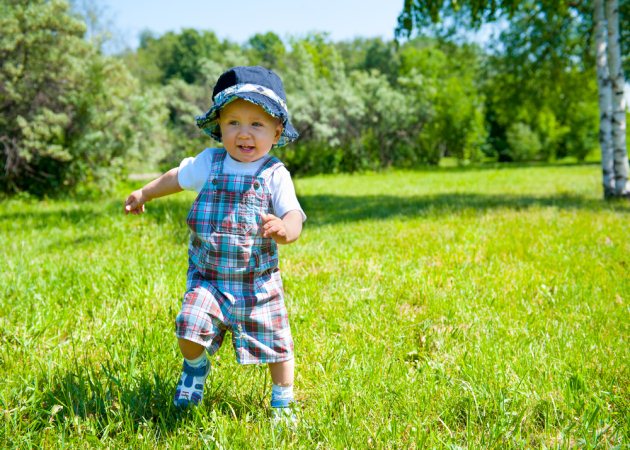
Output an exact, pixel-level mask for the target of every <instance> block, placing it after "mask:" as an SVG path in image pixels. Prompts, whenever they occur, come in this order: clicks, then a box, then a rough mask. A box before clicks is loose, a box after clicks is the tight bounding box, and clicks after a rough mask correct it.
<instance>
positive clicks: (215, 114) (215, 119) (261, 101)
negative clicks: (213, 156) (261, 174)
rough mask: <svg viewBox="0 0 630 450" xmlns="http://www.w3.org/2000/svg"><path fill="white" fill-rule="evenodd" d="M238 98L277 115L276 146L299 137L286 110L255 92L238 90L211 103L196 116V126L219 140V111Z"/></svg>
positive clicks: (281, 145)
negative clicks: (277, 137)
mask: <svg viewBox="0 0 630 450" xmlns="http://www.w3.org/2000/svg"><path fill="white" fill-rule="evenodd" d="M238 98H240V99H243V100H246V101H248V102H250V103H253V104H255V105H258V106H260V107H261V108H262V109H264V110H265V112H266V113H267V114H269V115H270V116H273V117H277V118H279V119H280V120H282V134H281V135H280V139H279V140H278V143H277V144H276V147H283V146H285V145H287V144H288V143H290V142H293V141H295V140H296V139H297V138H298V137H299V133H298V132H297V130H296V129H295V128H294V127H293V125H292V124H291V121H290V120H289V116H288V114H287V112H286V110H285V109H284V108H282V106H280V105H279V104H277V103H276V102H274V101H273V100H272V99H270V98H269V97H267V96H265V95H262V94H259V93H257V92H240V93H236V94H233V95H230V96H226V97H223V98H222V99H221V101H220V102H219V103H215V104H214V105H212V107H211V108H210V109H209V110H208V111H207V112H206V113H205V114H203V115H201V116H197V117H196V121H197V126H198V127H199V128H201V130H202V131H203V132H204V133H205V134H207V135H208V136H210V137H211V138H212V139H214V140H215V141H217V142H221V129H220V128H219V111H220V110H221V109H223V108H224V107H225V105H227V104H229V103H231V102H233V101H234V100H236V99H238Z"/></svg>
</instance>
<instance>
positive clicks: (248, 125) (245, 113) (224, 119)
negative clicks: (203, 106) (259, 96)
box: [219, 99, 282, 162]
mask: <svg viewBox="0 0 630 450" xmlns="http://www.w3.org/2000/svg"><path fill="white" fill-rule="evenodd" d="M219 126H220V127H221V140H222V141H223V145H225V149H226V150H227V152H228V153H229V154H230V156H231V157H232V158H233V159H235V160H237V161H240V162H254V161H257V160H259V159H260V158H262V157H263V156H265V155H266V154H267V153H269V151H270V150H271V148H272V147H273V145H274V144H276V143H277V142H278V139H280V135H281V133H282V124H281V123H280V121H279V120H278V119H276V118H275V117H273V116H271V115H269V114H267V112H265V110H264V109H263V108H262V107H260V106H258V105H256V104H254V103H250V102H248V101H245V100H243V99H237V100H234V101H233V102H231V103H229V104H227V105H226V106H225V107H224V108H223V109H222V110H221V114H220V116H219Z"/></svg>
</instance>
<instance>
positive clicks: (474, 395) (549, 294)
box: [0, 164, 630, 449]
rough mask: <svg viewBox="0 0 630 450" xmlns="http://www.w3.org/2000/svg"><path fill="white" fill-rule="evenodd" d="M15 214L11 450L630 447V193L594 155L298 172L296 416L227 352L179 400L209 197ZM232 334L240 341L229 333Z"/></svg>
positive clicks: (9, 240)
mask: <svg viewBox="0 0 630 450" xmlns="http://www.w3.org/2000/svg"><path fill="white" fill-rule="evenodd" d="M138 185H139V184H138V183H135V184H130V183H121V184H120V186H119V188H118V190H117V192H116V194H114V195H111V196H109V197H105V198H102V199H100V200H47V201H35V200H32V199H28V198H25V199H11V200H4V201H2V202H1V203H0V342H1V347H0V379H1V380H2V382H1V383H0V411H1V413H2V416H3V421H2V423H1V424H0V448H13V447H17V448H90V447H108V448H283V447H289V448H291V447H294V448H305V449H313V448H324V449H328V448H331V449H337V448H348V449H350V448H357V449H362V448H379V449H380V448H401V449H407V448H424V447H427V448H459V447H469V448H567V447H584V448H593V447H601V448H610V447H617V448H627V446H628V445H629V444H630V414H629V411H628V409H629V406H630V393H629V386H630V371H629V367H630V364H629V362H630V350H629V348H630V347H629V346H628V337H629V330H630V320H629V318H630V315H629V307H630V276H628V271H629V269H630V226H629V225H630V203H621V202H620V203H616V202H604V201H602V200H601V197H602V194H601V172H600V168H599V166H597V165H589V164H585V165H549V166H522V167H511V168H504V167H498V166H496V167H495V166H487V167H477V168H466V169H458V168H446V169H436V170H427V171H388V172H384V173H374V174H362V175H352V176H350V175H334V176H333V175H331V176H317V177H309V178H301V179H297V180H296V188H297V191H298V195H299V197H300V200H301V202H302V205H303V207H304V209H305V211H306V213H307V215H308V217H309V218H308V221H307V223H306V226H305V229H304V232H303V234H302V237H301V238H300V240H299V241H298V242H297V243H295V244H293V245H290V246H286V247H282V248H281V269H282V271H283V277H284V282H285V290H286V296H287V305H288V309H289V315H290V319H291V325H292V330H293V335H294V339H295V345H296V363H297V377H296V396H297V399H298V400H299V406H298V408H297V413H298V416H299V423H298V425H297V428H296V429H295V430H294V431H284V432H282V431H278V430H276V429H274V428H273V427H272V426H271V425H270V421H269V405H268V403H269V401H268V397H269V392H270V379H269V376H268V374H267V371H266V369H265V368H264V367H256V366H246V367H240V366H238V365H237V364H236V362H235V360H234V355H233V352H232V349H231V346H230V345H225V346H224V347H223V348H222V349H221V351H220V352H219V354H218V355H217V357H215V358H214V359H213V373H212V377H211V379H210V380H209V382H208V384H207V387H206V394H205V398H204V402H203V404H202V405H201V406H200V407H199V408H196V409H192V410H188V411H183V412H181V411H178V410H176V409H175V408H174V407H173V406H172V405H171V397H172V394H173V391H174V387H175V383H176V382H177V379H178V377H179V370H180V365H181V358H180V356H179V351H178V349H177V343H176V340H175V338H174V319H175V315H176V314H177V311H178V309H179V304H180V301H181V296H182V293H183V291H184V286H185V270H186V264H187V260H186V251H187V238H188V233H187V229H186V226H185V223H184V219H185V216H186V213H187V210H188V207H189V205H190V202H191V201H192V199H193V195H192V194H190V193H182V194H178V195H177V196H173V197H169V198H166V199H160V200H156V201H154V202H152V203H150V204H148V205H147V212H146V214H145V215H143V216H140V217H135V216H124V215H123V214H122V203H123V200H124V197H125V195H126V193H127V192H128V191H129V190H130V189H131V188H132V187H134V186H138ZM226 343H227V342H226Z"/></svg>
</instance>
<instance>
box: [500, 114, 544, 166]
mask: <svg viewBox="0 0 630 450" xmlns="http://www.w3.org/2000/svg"><path fill="white" fill-rule="evenodd" d="M506 135H507V136H506V137H507V144H508V151H507V152H506V154H505V156H506V157H507V158H508V160H509V161H532V160H534V159H536V157H537V156H538V154H539V153H540V149H541V148H542V144H541V143H540V139H539V138H538V134H537V133H536V132H535V131H533V130H532V129H531V128H530V127H529V125H527V124H526V123H522V122H516V123H513V124H512V125H510V127H509V128H508V130H507V133H506Z"/></svg>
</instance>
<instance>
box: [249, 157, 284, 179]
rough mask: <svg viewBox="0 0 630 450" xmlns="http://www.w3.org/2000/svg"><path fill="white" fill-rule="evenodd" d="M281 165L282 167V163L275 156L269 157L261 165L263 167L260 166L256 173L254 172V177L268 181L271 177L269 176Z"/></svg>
mask: <svg viewBox="0 0 630 450" xmlns="http://www.w3.org/2000/svg"><path fill="white" fill-rule="evenodd" d="M283 165H284V164H283V162H282V161H280V160H279V159H278V158H276V157H275V156H269V158H267V160H266V161H265V162H264V163H263V165H262V166H260V168H259V169H258V171H256V175H254V176H255V177H262V178H264V179H265V180H268V179H269V178H270V177H271V174H272V173H273V172H274V170H276V169H277V168H278V167H280V166H283Z"/></svg>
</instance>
